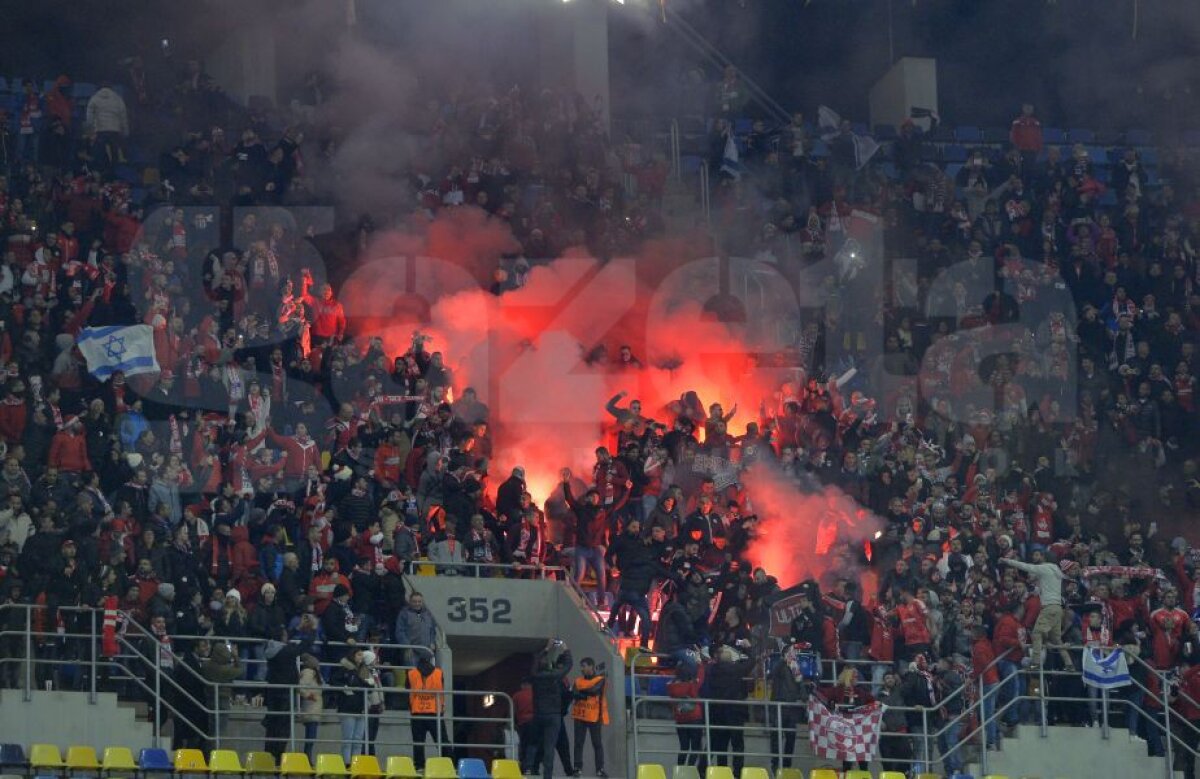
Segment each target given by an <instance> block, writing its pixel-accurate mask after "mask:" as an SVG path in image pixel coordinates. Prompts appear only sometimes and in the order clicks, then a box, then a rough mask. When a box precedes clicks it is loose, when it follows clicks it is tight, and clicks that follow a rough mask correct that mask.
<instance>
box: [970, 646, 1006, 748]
mask: <svg viewBox="0 0 1200 779" xmlns="http://www.w3.org/2000/svg"><path fill="white" fill-rule="evenodd" d="M971 638H972V642H971V679H972V681H974V682H975V684H979V682H980V680H982V682H983V720H984V723H986V725H987V727H986V729H985V735H986V736H987V748H988V749H989V750H993V751H994V750H996V749H998V748H999V745H1000V723H999V722H998V721H997V720H996V699H997V698H998V697H999V694H998V693H999V687H1000V671H999V670H998V669H997V668H996V665H997V663H996V650H995V649H994V648H993V647H992V642H991V641H990V640H989V639H988V634H987V628H985V627H983V626H982V625H980V626H978V627H976V628H974V629H973V630H972V631H971Z"/></svg>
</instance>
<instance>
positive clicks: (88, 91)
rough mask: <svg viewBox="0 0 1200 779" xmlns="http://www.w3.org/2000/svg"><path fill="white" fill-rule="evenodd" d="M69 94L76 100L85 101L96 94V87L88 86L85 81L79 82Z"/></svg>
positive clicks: (93, 85)
mask: <svg viewBox="0 0 1200 779" xmlns="http://www.w3.org/2000/svg"><path fill="white" fill-rule="evenodd" d="M71 94H72V95H73V96H74V98H75V99H76V100H87V99H88V98H89V97H91V96H92V95H94V94H96V85H95V84H89V83H88V82H86V81H80V82H79V83H77V84H76V85H75V87H74V88H73V89H72V90H71Z"/></svg>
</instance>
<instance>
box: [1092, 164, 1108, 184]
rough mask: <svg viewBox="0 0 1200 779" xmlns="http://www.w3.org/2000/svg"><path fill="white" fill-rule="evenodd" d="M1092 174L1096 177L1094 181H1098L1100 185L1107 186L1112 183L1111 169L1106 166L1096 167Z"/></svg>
mask: <svg viewBox="0 0 1200 779" xmlns="http://www.w3.org/2000/svg"><path fill="white" fill-rule="evenodd" d="M1092 172H1093V173H1094V174H1095V176H1096V181H1099V182H1100V183H1101V184H1107V183H1109V182H1110V181H1112V169H1111V168H1109V167H1107V166H1100V165H1097V166H1095V167H1094V168H1092Z"/></svg>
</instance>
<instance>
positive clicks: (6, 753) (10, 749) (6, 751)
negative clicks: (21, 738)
mask: <svg viewBox="0 0 1200 779" xmlns="http://www.w3.org/2000/svg"><path fill="white" fill-rule="evenodd" d="M16 766H20V767H22V768H24V766H25V750H24V749H22V748H21V745H20V744H0V768H13V767H16Z"/></svg>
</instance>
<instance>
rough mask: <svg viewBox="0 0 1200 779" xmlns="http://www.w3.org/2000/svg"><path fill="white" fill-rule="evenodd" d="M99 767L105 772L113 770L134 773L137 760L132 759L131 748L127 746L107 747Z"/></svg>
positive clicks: (136, 768)
mask: <svg viewBox="0 0 1200 779" xmlns="http://www.w3.org/2000/svg"><path fill="white" fill-rule="evenodd" d="M100 769H101V770H102V771H104V773H106V774H107V773H111V772H113V771H120V772H122V773H126V772H128V773H131V774H132V773H136V772H137V770H138V767H137V762H136V761H135V760H134V759H133V750H132V749H130V748H129V747H109V748H108V749H105V750H104V761H103V762H102V763H101V764H100Z"/></svg>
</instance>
